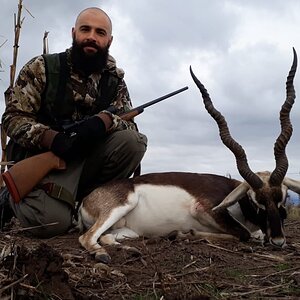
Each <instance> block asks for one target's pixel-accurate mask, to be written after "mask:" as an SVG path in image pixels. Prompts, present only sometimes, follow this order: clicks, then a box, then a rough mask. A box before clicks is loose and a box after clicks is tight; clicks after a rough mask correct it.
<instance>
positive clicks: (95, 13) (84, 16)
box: [75, 7, 112, 35]
mask: <svg viewBox="0 0 300 300" xmlns="http://www.w3.org/2000/svg"><path fill="white" fill-rule="evenodd" d="M90 17H93V18H95V19H96V18H98V19H99V20H102V21H104V22H106V23H107V30H108V31H109V32H108V33H109V34H110V35H111V34H112V22H111V19H110V17H109V16H108V14H107V13H106V12H105V11H104V10H102V9H101V8H98V7H88V8H86V9H84V10H82V11H81V12H80V13H79V15H78V16H77V18H76V21H75V29H76V28H79V26H80V25H81V24H82V23H84V22H86V20H88V19H89V18H90Z"/></svg>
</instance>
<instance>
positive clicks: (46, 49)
mask: <svg viewBox="0 0 300 300" xmlns="http://www.w3.org/2000/svg"><path fill="white" fill-rule="evenodd" d="M48 34H49V31H45V33H44V38H43V54H48V53H49V45H48Z"/></svg>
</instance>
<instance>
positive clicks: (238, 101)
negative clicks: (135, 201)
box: [0, 0, 300, 179]
mask: <svg viewBox="0 0 300 300" xmlns="http://www.w3.org/2000/svg"><path fill="white" fill-rule="evenodd" d="M17 4H18V0H1V10H0V45H1V44H2V43H4V42H5V40H7V42H6V43H5V44H4V45H3V46H2V47H1V48H0V59H1V65H2V72H1V73H0V78H1V81H0V93H1V95H2V94H3V92H4V90H5V89H6V88H7V86H8V81H9V65H10V64H11V63H12V46H13V39H14V38H13V29H14V28H13V14H14V13H16V12H17ZM23 4H24V6H25V8H26V10H28V11H29V12H30V13H29V12H27V11H26V10H25V9H23V17H25V20H24V22H23V27H22V31H21V37H20V43H19V45H20V48H19V57H18V70H19V69H20V67H22V66H23V65H24V64H25V63H26V62H27V61H28V60H29V59H31V58H32V57H34V56H36V55H39V54H40V53H41V52H42V38H43V35H44V31H49V32H50V33H49V48H50V52H52V53H53V52H60V51H64V50H65V49H66V48H68V47H69V46H70V45H71V28H72V26H73V25H74V21H75V18H76V16H77V14H78V13H79V12H80V11H81V10H82V9H84V8H86V7H89V6H98V7H100V8H103V9H104V10H105V11H106V12H107V13H108V14H109V15H110V17H111V19H112V22H113V36H114V41H113V44H112V47H111V50H110V53H111V54H112V55H113V56H114V57H115V58H116V60H117V62H118V66H119V67H121V68H123V69H124V70H125V80H126V83H127V85H128V88H129V92H130V95H131V98H132V101H133V103H134V106H138V105H140V104H142V103H144V102H147V101H150V100H153V99H154V98H157V97H160V96H162V95H164V94H166V93H169V92H171V91H173V90H176V89H179V88H181V87H184V86H188V87H189V89H188V90H187V91H185V92H183V93H181V94H179V95H177V96H175V97H173V98H170V99H169V100H166V101H165V102H162V103H160V104H158V105H156V106H152V107H150V108H148V109H147V110H146V111H145V112H144V113H143V114H142V115H140V116H138V117H137V118H136V121H137V122H138V124H139V129H140V131H141V132H143V133H145V134H146V135H147V137H148V140H149V144H148V151H147V153H146V155H145V158H144V160H143V163H142V171H143V173H149V172H157V171H191V172H199V173H204V172H205V173H206V172H209V173H216V174H221V175H226V174H231V175H232V176H233V177H236V178H240V177H239V175H238V172H237V169H236V164H235V159H234V156H233V154H232V153H231V152H230V151H229V150H228V149H227V148H226V147H225V146H224V145H223V144H222V142H221V141H220V139H219V135H218V129H217V125H216V123H215V121H214V120H213V119H211V117H210V116H209V115H208V113H207V112H206V110H205V108H204V105H203V103H202V98H201V96H200V93H199V90H198V89H197V87H196V86H195V84H194V82H193V81H192V79H191V77H190V74H189V66H190V65H191V66H192V68H193V70H194V73H195V74H196V75H197V77H198V78H199V79H200V80H201V81H202V82H203V84H204V85H205V86H206V88H207V89H208V91H209V93H210V95H211V98H212V100H213V102H214V105H215V107H216V108H217V109H218V110H220V111H221V112H222V113H223V115H224V116H225V118H226V119H227V122H228V125H229V127H230V129H231V133H232V136H233V137H234V138H235V139H236V140H237V141H238V142H239V143H240V144H241V145H243V147H244V149H245V151H246V153H247V157H248V162H249V165H250V167H251V169H252V170H253V171H254V172H256V171H262V170H270V171H272V170H273V169H274V167H275V161H274V155H273V145H274V142H275V140H276V138H277V136H278V135H279V133H280V127H279V110H280V107H281V105H282V103H283V101H284V99H285V82H286V77H287V74H288V71H289V69H290V66H291V63H292V58H293V54H292V47H295V49H296V50H298V52H299V56H300V18H299V12H300V1H299V0H288V1H286V0H265V1H261V0H252V1H246V0H227V1H226V0H186V1H183V0H172V1H171V0H126V1H123V0H105V1H95V0H90V1H83V0H82V1H78V0H72V1H71V0H69V1H67V0H65V1H62V0H51V1H41V0H23ZM31 15H32V16H33V17H34V18H33V17H32V16H31ZM295 88H296V92H299V93H300V77H299V74H297V75H296V78H295ZM297 95H298V94H297ZM3 109H4V100H2V101H1V113H2V112H3ZM291 119H292V123H293V127H294V132H293V136H292V138H291V140H290V143H289V144H288V146H287V153H288V158H289V170H288V176H289V177H292V178H296V179H299V178H300V176H299V172H300V154H299V146H300V99H298V98H296V102H295V105H294V107H293V110H292V113H291Z"/></svg>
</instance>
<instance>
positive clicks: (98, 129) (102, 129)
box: [74, 113, 112, 141]
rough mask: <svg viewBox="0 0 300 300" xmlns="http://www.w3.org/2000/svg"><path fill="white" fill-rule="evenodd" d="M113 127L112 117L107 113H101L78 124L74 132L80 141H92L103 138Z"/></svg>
mask: <svg viewBox="0 0 300 300" xmlns="http://www.w3.org/2000/svg"><path fill="white" fill-rule="evenodd" d="M111 125H112V118H111V116H110V115H109V114H106V113H99V114H97V115H95V116H92V117H91V118H88V119H86V120H84V121H83V122H81V123H80V124H78V126H77V127H76V129H75V130H74V132H75V133H77V135H79V137H80V139H85V140H86V141H90V140H94V139H99V138H103V137H104V136H105V135H106V132H107V130H108V129H109V128H110V127H111Z"/></svg>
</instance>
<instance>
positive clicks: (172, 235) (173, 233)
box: [167, 230, 178, 241]
mask: <svg viewBox="0 0 300 300" xmlns="http://www.w3.org/2000/svg"><path fill="white" fill-rule="evenodd" d="M177 237H178V230H173V231H171V232H170V233H169V234H168V235H167V239H168V240H169V241H175V240H176V239H177Z"/></svg>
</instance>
